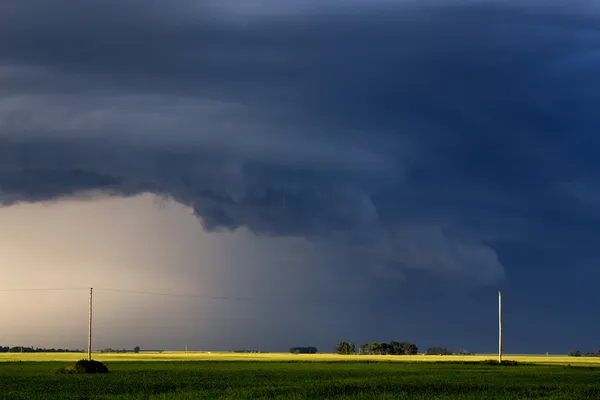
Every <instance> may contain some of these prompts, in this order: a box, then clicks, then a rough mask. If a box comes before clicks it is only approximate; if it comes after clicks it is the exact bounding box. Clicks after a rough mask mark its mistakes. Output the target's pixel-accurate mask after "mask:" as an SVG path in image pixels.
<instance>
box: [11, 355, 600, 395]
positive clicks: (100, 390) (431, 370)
mask: <svg viewBox="0 0 600 400" xmlns="http://www.w3.org/2000/svg"><path fill="white" fill-rule="evenodd" d="M17 358H19V360H16V359H17ZM80 358H82V355H81V354H45V355H44V354H9V355H5V354H2V357H0V360H1V359H3V360H4V361H6V362H5V363H1V364H0V398H1V399H7V400H9V399H10V400H12V399H73V400H75V399H77V400H82V399H163V400H166V399H248V398H251V399H274V398H281V399H417V400H419V399H421V400H425V399H427V400H429V399H439V400H444V399H462V400H475V399H478V400H479V399H507V400H508V399H510V400H518V399H547V400H559V399H564V400H567V399H569V400H571V399H594V398H596V399H597V398H600V385H598V383H599V382H600V368H591V367H568V366H558V365H518V366H512V367H504V366H497V365H496V366H494V365H484V364H475V363H474V364H469V363H467V362H468V361H477V360H480V359H483V358H485V359H489V358H490V357H472V356H471V357H448V356H443V357H432V356H428V357H425V358H428V359H429V360H430V361H440V360H447V361H454V362H450V363H448V362H440V363H436V362H429V363H423V362H418V361H421V359H422V358H423V356H415V357H369V358H368V359H369V360H370V361H371V362H360V360H363V359H364V358H363V357H360V358H359V357H354V356H350V357H340V356H334V355H306V356H301V355H298V356H293V355H289V354H232V353H211V354H208V353H188V354H185V353H163V354H139V355H135V354H103V355H98V356H97V357H95V358H96V359H98V360H100V361H103V362H106V363H107V366H108V367H109V369H110V371H111V372H110V373H109V374H98V375H63V374H58V373H56V371H57V370H58V369H59V368H62V367H65V366H68V363H71V362H73V361H75V360H77V359H80ZM514 358H517V359H518V360H520V361H525V362H535V361H536V360H537V361H546V360H545V357H537V358H536V357H532V356H529V357H526V356H520V357H509V359H514ZM549 358H550V359H553V358H556V360H563V358H559V357H549ZM194 359H196V361H193V360H194ZM541 359H543V360H541ZM565 359H566V358H565ZM8 360H12V361H8ZM51 360H54V361H51ZM132 360H134V361H132ZM397 360H405V361H409V362H398V361H397ZM573 360H574V359H570V358H569V359H568V361H573ZM23 361H37V362H23ZM59 361H60V362H59ZM148 361H154V362H148ZM261 361H262V362H261ZM343 361H346V362H343ZM352 361H354V362H352ZM377 361H379V362H377ZM386 361H387V362H386ZM577 361H580V360H579V359H577ZM593 361H595V360H591V361H590V364H592V363H593ZM65 362H68V363H67V364H65ZM461 362H462V364H461ZM583 364H585V363H583ZM598 365H600V364H598Z"/></svg>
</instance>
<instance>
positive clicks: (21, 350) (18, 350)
mask: <svg viewBox="0 0 600 400" xmlns="http://www.w3.org/2000/svg"><path fill="white" fill-rule="evenodd" d="M83 352H84V350H70V349H54V348H52V349H44V348H40V347H27V346H13V347H8V346H0V353H83ZM95 352H99V353H131V352H133V353H139V352H140V347H139V346H136V347H134V348H133V350H125V349H122V350H119V349H111V348H107V349H100V350H95Z"/></svg>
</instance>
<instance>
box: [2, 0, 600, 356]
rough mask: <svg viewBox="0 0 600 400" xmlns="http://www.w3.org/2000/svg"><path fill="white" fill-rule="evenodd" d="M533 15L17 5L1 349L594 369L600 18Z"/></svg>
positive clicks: (331, 7) (599, 228)
mask: <svg viewBox="0 0 600 400" xmlns="http://www.w3.org/2000/svg"><path fill="white" fill-rule="evenodd" d="M527 3H528V4H523V2H517V1H514V0H480V1H469V0H445V1H442V0H437V1H434V0H421V1H414V0H402V1H386V0H370V1H366V0H347V1H342V0H335V1H329V2H326V4H324V2H319V1H313V0H305V1H299V0H279V1H275V0H262V1H259V0H244V1H240V0H220V1H209V0H197V1H191V0H172V1H169V2H159V1H147V2H139V1H134V0H119V1H116V0H104V1H100V0H89V1H86V2H80V1H75V0H64V1H63V2H61V6H60V7H57V6H56V3H55V4H51V3H49V2H47V1H45V0H44V1H43V0H26V1H23V0H5V1H2V2H1V3H0V272H1V274H2V275H1V276H2V278H1V279H0V314H1V315H2V316H3V318H2V322H1V323H0V345H20V344H23V345H34V346H47V347H75V348H84V347H85V345H86V339H87V336H86V333H87V292H86V288H89V287H94V288H96V289H95V290H96V291H95V296H94V343H95V347H100V348H101V347H113V348H132V347H133V346H136V345H139V346H141V347H142V348H145V349H183V348H184V346H185V345H188V347H189V348H190V349H198V350H200V349H202V350H211V349H212V350H232V349H260V350H264V351H285V350H287V349H288V348H289V347H292V346H316V347H317V348H319V350H320V351H323V352H328V351H332V350H333V346H334V345H335V343H336V342H339V341H342V340H346V341H353V342H354V343H357V344H358V343H365V342H372V341H389V340H399V341H411V342H414V343H417V344H418V345H419V347H420V348H422V349H425V348H426V347H429V346H445V347H450V348H451V349H453V350H458V349H459V348H461V347H463V348H467V349H469V350H471V351H475V352H494V351H496V348H497V301H498V300H497V291H499V290H501V291H502V293H503V310H504V334H503V337H504V349H505V351H506V352H508V353H511V352H512V353H545V352H551V353H552V352H554V353H566V352H568V351H570V350H571V349H575V348H577V349H580V350H583V351H592V350H597V349H598V348H600V342H598V339H597V338H598V332H599V331H600V323H598V321H597V310H598V307H599V306H600V298H599V297H598V296H597V295H596V293H597V291H596V286H597V285H596V283H597V282H598V280H599V279H600V270H599V269H598V265H600V248H599V247H598V246H597V238H598V237H600V236H599V235H600V191H599V189H598V187H600V186H599V185H598V184H599V183H600V182H599V178H600V162H599V161H598V159H597V154H598V150H600V136H599V135H598V132H599V131H600V30H599V29H598V26H600V7H599V6H598V5H597V3H596V2H593V1H578V2H567V1H556V0H551V1H543V2H542V1H534V2H527ZM44 288H45V289H64V290H57V291H22V290H21V289H28V290H29V289H44ZM67 289H68V290H67ZM152 293H153V294H152ZM158 294H169V295H168V296H167V295H158ZM176 295H180V296H176ZM5 316H6V318H5Z"/></svg>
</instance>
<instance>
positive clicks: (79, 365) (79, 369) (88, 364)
mask: <svg viewBox="0 0 600 400" xmlns="http://www.w3.org/2000/svg"><path fill="white" fill-rule="evenodd" d="M58 372H59V373H62V374H106V373H108V372H109V371H108V368H107V367H106V365H104V364H102V363H101V362H100V361H95V360H91V361H88V360H79V361H77V362H76V363H75V364H73V365H72V366H71V367H69V368H63V369H60V370H59V371H58Z"/></svg>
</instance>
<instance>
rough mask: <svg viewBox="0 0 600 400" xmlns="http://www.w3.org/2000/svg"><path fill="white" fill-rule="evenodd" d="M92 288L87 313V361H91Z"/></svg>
mask: <svg viewBox="0 0 600 400" xmlns="http://www.w3.org/2000/svg"><path fill="white" fill-rule="evenodd" d="M93 292H94V289H93V288H90V311H89V315H88V361H92V295H93Z"/></svg>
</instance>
